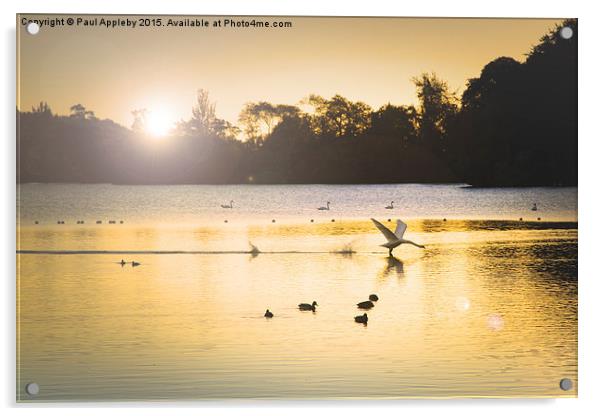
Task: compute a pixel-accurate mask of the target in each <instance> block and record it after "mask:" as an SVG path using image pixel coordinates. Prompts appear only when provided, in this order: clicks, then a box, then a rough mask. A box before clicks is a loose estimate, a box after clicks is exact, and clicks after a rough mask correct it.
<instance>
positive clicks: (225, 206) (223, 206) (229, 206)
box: [222, 201, 234, 209]
mask: <svg viewBox="0 0 602 416" xmlns="http://www.w3.org/2000/svg"><path fill="white" fill-rule="evenodd" d="M233 204H234V201H230V205H222V208H230V209H232V208H234V205H233Z"/></svg>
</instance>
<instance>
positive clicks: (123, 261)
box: [119, 259, 125, 267]
mask: <svg viewBox="0 0 602 416" xmlns="http://www.w3.org/2000/svg"><path fill="white" fill-rule="evenodd" d="M119 264H121V267H123V266H125V260H123V259H121V261H120V262H119Z"/></svg>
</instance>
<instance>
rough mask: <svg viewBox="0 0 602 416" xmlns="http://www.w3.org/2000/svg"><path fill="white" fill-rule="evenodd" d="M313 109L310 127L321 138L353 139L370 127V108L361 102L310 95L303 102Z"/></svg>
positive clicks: (340, 97) (337, 97) (337, 96)
mask: <svg viewBox="0 0 602 416" xmlns="http://www.w3.org/2000/svg"><path fill="white" fill-rule="evenodd" d="M303 103H304V104H309V105H310V106H312V107H313V108H314V112H313V114H312V117H311V120H312V126H313V129H314V132H315V133H316V134H317V135H318V136H321V137H353V136H358V135H359V134H361V133H363V132H365V131H366V130H368V128H369V127H370V115H371V112H372V110H371V108H370V106H369V105H367V104H365V103H362V102H361V101H358V102H352V101H349V100H348V99H346V98H345V97H342V96H340V95H338V94H337V95H335V96H334V97H332V98H331V99H326V98H323V97H320V96H319V95H314V94H312V95H310V96H309V97H308V98H307V99H305V100H304V101H303Z"/></svg>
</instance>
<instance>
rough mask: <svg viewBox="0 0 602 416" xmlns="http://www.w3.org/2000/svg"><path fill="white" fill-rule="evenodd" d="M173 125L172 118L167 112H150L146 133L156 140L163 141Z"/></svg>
mask: <svg viewBox="0 0 602 416" xmlns="http://www.w3.org/2000/svg"><path fill="white" fill-rule="evenodd" d="M173 124H174V123H173V121H172V118H171V117H170V116H169V113H168V112H167V111H165V110H154V111H150V112H149V113H148V115H147V118H146V132H147V133H148V134H149V136H151V137H153V138H155V139H161V138H163V137H165V136H167V134H168V133H169V131H170V130H171V129H172V127H173Z"/></svg>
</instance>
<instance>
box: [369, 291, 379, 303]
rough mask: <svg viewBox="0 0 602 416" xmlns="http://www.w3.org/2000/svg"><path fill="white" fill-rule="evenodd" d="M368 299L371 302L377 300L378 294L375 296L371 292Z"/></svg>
mask: <svg viewBox="0 0 602 416" xmlns="http://www.w3.org/2000/svg"><path fill="white" fill-rule="evenodd" d="M368 299H370V300H371V301H372V302H376V301H377V300H378V296H376V295H375V294H374V293H373V294H371V295H370V296H368Z"/></svg>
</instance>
